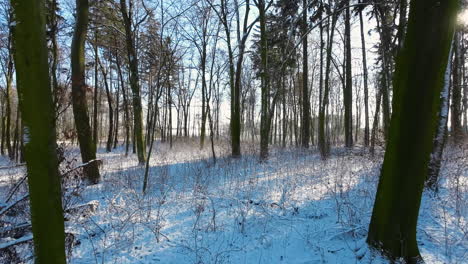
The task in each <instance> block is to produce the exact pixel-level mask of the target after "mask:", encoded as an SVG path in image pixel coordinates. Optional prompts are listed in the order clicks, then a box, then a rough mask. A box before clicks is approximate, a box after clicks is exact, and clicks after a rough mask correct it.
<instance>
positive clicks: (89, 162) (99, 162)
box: [62, 159, 102, 177]
mask: <svg viewBox="0 0 468 264" xmlns="http://www.w3.org/2000/svg"><path fill="white" fill-rule="evenodd" d="M95 162H97V163H98V165H101V164H102V160H100V159H93V160H90V161H88V162H86V163H83V164H80V165H78V166H76V167H75V168H73V169H71V170H68V171H66V172H64V173H62V177H63V176H65V175H67V174H69V173H71V172H73V171H76V170H77V169H80V168H83V167H86V166H89V165H91V164H93V163H95Z"/></svg>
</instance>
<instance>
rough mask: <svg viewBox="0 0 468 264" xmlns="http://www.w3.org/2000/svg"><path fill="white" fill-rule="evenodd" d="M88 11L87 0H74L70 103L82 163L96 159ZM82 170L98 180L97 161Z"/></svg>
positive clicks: (92, 181)
mask: <svg viewBox="0 0 468 264" xmlns="http://www.w3.org/2000/svg"><path fill="white" fill-rule="evenodd" d="M88 13H89V3H88V0H76V24H75V31H74V33H73V39H72V45H71V71H72V78H71V79H72V103H73V115H74V117H75V125H76V130H77V133H78V142H79V144H80V151H81V159H82V161H83V163H86V162H89V161H91V160H95V159H96V145H95V144H94V142H93V137H92V136H91V126H90V125H89V116H88V108H87V104H86V88H87V86H86V83H85V54H84V53H85V52H84V51H85V47H84V46H85V45H84V44H85V40H86V33H87V27H88ZM84 172H85V175H86V177H87V178H88V180H89V182H90V183H98V182H99V178H100V175H99V168H98V164H97V162H92V163H90V164H89V165H88V166H86V167H85V168H84Z"/></svg>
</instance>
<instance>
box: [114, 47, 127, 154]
mask: <svg viewBox="0 0 468 264" xmlns="http://www.w3.org/2000/svg"><path fill="white" fill-rule="evenodd" d="M115 58H116V64H117V73H118V74H119V80H120V86H121V87H122V97H123V106H124V119H125V121H124V125H125V156H127V155H128V148H129V145H130V111H129V110H128V104H129V102H128V99H127V98H128V97H127V89H126V88H125V83H124V80H123V74H122V68H121V67H120V59H119V56H118V55H116V57H115Z"/></svg>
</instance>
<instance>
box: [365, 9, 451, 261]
mask: <svg viewBox="0 0 468 264" xmlns="http://www.w3.org/2000/svg"><path fill="white" fill-rule="evenodd" d="M457 2H458V1H457V0H447V1H438V0H412V1H411V4H410V15H409V22H408V29H407V33H406V36H405V41H404V44H403V48H402V49H401V50H400V52H399V53H400V54H399V58H398V60H397V64H396V72H395V77H394V85H393V86H394V99H393V114H392V119H391V124H390V130H389V140H388V144H387V149H386V152H385V157H384V163H383V166H382V171H381V174H380V180H379V185H378V189H377V194H376V199H375V204H374V209H373V212H372V218H371V223H370V226H369V233H368V238H367V242H368V243H369V244H370V245H371V246H372V247H375V248H379V249H381V250H383V251H384V252H385V254H386V255H387V256H388V257H389V258H391V259H393V260H396V259H400V258H403V259H404V260H405V261H406V262H407V263H418V262H419V261H420V260H421V256H420V253H419V249H418V244H417V242H416V225H417V219H418V214H419V206H420V203H421V195H422V190H423V186H424V181H425V180H426V176H427V166H428V162H429V157H430V153H431V151H432V149H433V146H432V141H433V138H434V135H435V131H436V126H437V122H435V120H437V117H438V115H437V112H438V109H439V106H440V104H441V98H440V96H439V95H440V93H441V90H442V88H443V86H444V83H445V82H446V81H447V80H446V78H447V77H446V76H445V69H446V66H447V64H448V60H449V50H450V46H451V42H452V37H453V32H454V23H455V21H456V19H455V16H456V13H457V6H458V3H457ZM415 102H418V103H417V104H415Z"/></svg>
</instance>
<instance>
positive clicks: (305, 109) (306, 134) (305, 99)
mask: <svg viewBox="0 0 468 264" xmlns="http://www.w3.org/2000/svg"><path fill="white" fill-rule="evenodd" d="M308 8H309V6H308V3H307V0H302V9H303V10H302V124H301V129H302V147H303V148H309V140H310V100H309V67H308V64H309V62H308V58H309V56H308V53H307V45H308V41H307V31H308V26H307V25H308V24H307V23H308V19H307V9H308Z"/></svg>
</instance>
